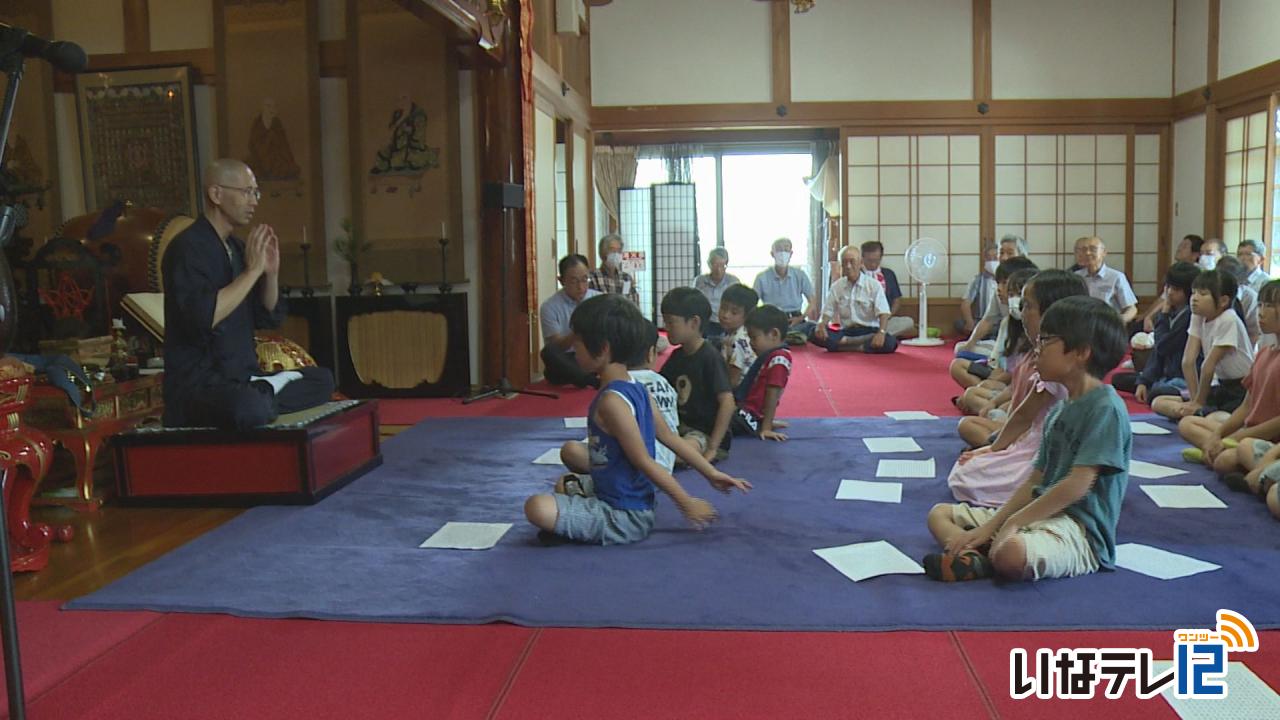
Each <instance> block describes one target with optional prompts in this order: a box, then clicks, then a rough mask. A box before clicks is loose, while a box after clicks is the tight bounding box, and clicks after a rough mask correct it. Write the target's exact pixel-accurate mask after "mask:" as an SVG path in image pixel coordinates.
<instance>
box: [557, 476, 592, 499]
mask: <svg viewBox="0 0 1280 720" xmlns="http://www.w3.org/2000/svg"><path fill="white" fill-rule="evenodd" d="M560 484H561V485H562V486H563V487H564V494H565V495H577V496H578V497H586V496H587V491H586V490H584V489H583V487H582V479H581V478H579V477H578V476H577V475H576V474H574V473H565V474H564V475H563V476H562V477H561V478H560Z"/></svg>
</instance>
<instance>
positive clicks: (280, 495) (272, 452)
mask: <svg viewBox="0 0 1280 720" xmlns="http://www.w3.org/2000/svg"><path fill="white" fill-rule="evenodd" d="M114 447H115V460H116V473H117V477H118V478H119V483H120V499H121V502H122V503H125V504H131V505H143V504H146V505H215V506H239V505H263V504H276V505H282V504H309V503H313V502H316V501H317V500H319V499H321V498H323V497H324V496H326V495H328V494H329V493H331V492H333V491H334V490H337V489H338V488H340V487H342V486H343V485H345V484H347V483H349V482H351V481H352V480H354V479H356V478H357V477H360V476H361V475H363V474H365V473H366V472H368V471H369V470H371V469H373V468H375V467H377V466H378V465H380V464H382V454H381V451H380V438H379V431H378V405H377V402H376V401H373V402H371V401H344V402H342V403H336V404H335V403H329V404H328V406H321V407H320V408H315V409H313V410H310V411H305V412H304V413H295V415H294V416H293V417H290V416H282V417H281V418H280V420H278V421H277V422H276V423H275V424H273V425H272V426H268V427H265V428H259V429H254V430H249V431H244V432H234V431H228V430H217V429H212V428H190V429H148V430H137V431H134V432H129V433H124V434H121V435H119V436H117V437H116V439H115V442H114Z"/></svg>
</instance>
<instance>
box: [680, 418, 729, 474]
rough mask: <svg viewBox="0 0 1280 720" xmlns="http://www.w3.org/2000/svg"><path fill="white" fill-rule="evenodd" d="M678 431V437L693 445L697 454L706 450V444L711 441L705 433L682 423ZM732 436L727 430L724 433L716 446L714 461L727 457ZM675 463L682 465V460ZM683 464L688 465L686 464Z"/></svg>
mask: <svg viewBox="0 0 1280 720" xmlns="http://www.w3.org/2000/svg"><path fill="white" fill-rule="evenodd" d="M679 433H680V437H682V438H684V439H685V440H687V441H688V442H690V443H692V444H693V446H694V447H695V448H697V450H698V453H699V454H702V453H704V452H706V451H707V444H708V443H710V442H711V438H709V437H707V434H706V433H704V432H702V431H701V430H694V429H693V428H691V427H689V426H688V425H685V424H683V423H682V424H681V425H680V429H679ZM732 437H733V432H727V433H725V434H724V441H723V442H721V443H720V447H718V448H716V459H715V462H720V461H721V460H724V459H725V458H727V457H729V440H730V438H732ZM677 464H679V465H684V463H683V462H678V463H677ZM684 466H685V467H688V466H687V465H684Z"/></svg>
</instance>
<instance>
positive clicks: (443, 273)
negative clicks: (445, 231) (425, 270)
mask: <svg viewBox="0 0 1280 720" xmlns="http://www.w3.org/2000/svg"><path fill="white" fill-rule="evenodd" d="M448 247H449V238H444V237H442V238H440V285H439V288H440V294H441V295H448V294H449V293H451V292H453V286H452V285H450V284H449V254H448V252H447V250H446V249H447V248H448Z"/></svg>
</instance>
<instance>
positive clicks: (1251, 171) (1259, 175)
mask: <svg viewBox="0 0 1280 720" xmlns="http://www.w3.org/2000/svg"><path fill="white" fill-rule="evenodd" d="M1269 119H1270V118H1268V114H1267V112H1266V111H1265V110H1264V111H1262V112H1256V113H1253V114H1250V115H1244V116H1242V117H1237V118H1231V119H1230V120H1227V127H1226V136H1225V137H1224V138H1223V149H1224V153H1225V155H1224V157H1223V169H1224V172H1223V183H1222V186H1223V191H1222V240H1223V241H1224V242H1226V244H1227V249H1228V251H1229V252H1235V249H1236V245H1238V244H1239V242H1240V241H1241V240H1244V239H1246V238H1248V239H1252V240H1257V241H1258V242H1262V241H1263V236H1262V224H1263V221H1264V218H1265V217H1266V207H1265V202H1266V197H1267V195H1266V191H1267V140H1268V135H1269V134H1270V131H1271V130H1272V126H1271V123H1270V122H1269Z"/></svg>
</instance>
